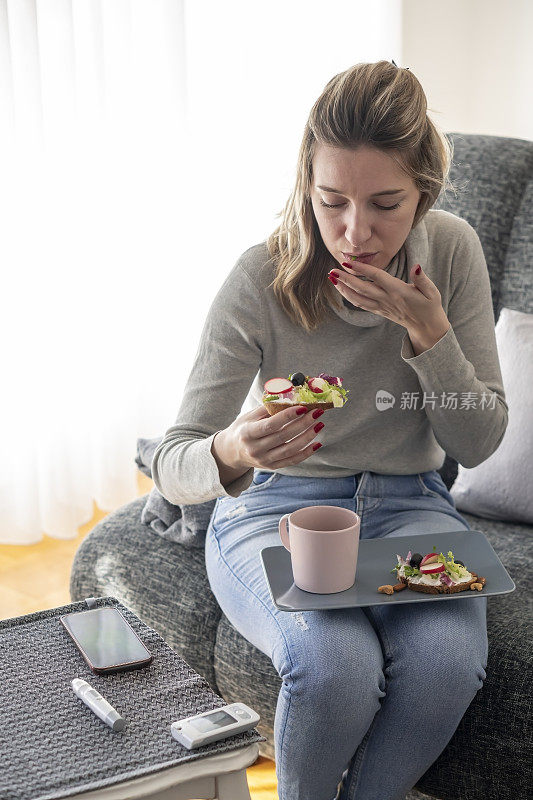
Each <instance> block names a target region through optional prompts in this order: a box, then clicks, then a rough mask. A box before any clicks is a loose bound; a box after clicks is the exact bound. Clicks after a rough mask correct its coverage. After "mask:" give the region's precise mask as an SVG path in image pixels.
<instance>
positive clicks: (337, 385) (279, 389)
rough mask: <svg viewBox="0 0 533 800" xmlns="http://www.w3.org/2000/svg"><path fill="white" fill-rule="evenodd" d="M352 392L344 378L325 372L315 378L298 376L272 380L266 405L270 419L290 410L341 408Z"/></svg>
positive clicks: (267, 388) (267, 390)
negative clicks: (347, 387)
mask: <svg viewBox="0 0 533 800" xmlns="http://www.w3.org/2000/svg"><path fill="white" fill-rule="evenodd" d="M349 391H350V390H349V389H345V388H344V387H343V385H342V378H337V377H334V376H333V375H326V374H325V373H324V372H321V373H320V375H317V376H316V377H310V376H309V375H304V374H303V372H295V373H294V374H293V375H289V377H288V378H270V380H268V381H267V382H266V383H265V385H264V392H263V404H264V406H265V408H266V409H267V411H268V413H269V414H270V415H271V416H272V414H277V412H278V411H283V410H284V409H285V408H290V406H306V408H308V409H309V410H311V409H315V408H323V409H326V408H340V407H341V406H343V405H344V404H345V403H346V402H347V397H346V395H347V394H348V392H349Z"/></svg>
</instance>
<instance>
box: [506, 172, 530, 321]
mask: <svg viewBox="0 0 533 800" xmlns="http://www.w3.org/2000/svg"><path fill="white" fill-rule="evenodd" d="M532 205H533V179H532V180H530V181H529V183H528V184H527V186H526V187H525V190H524V194H523V196H522V202H521V203H520V208H519V210H518V213H517V215H516V217H515V218H514V222H513V227H512V230H511V238H510V241H509V247H508V249H507V255H506V258H505V265H504V270H503V275H502V279H501V284H500V295H499V303H498V305H499V308H503V307H505V308H512V309H514V310H516V311H522V312H524V313H525V314H533V215H532V214H531V208H532Z"/></svg>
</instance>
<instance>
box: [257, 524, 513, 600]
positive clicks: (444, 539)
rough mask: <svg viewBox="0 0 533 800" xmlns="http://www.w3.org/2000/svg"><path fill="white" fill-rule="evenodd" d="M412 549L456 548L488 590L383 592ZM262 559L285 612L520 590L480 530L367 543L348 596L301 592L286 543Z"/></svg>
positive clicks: (443, 550) (361, 549)
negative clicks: (401, 561) (400, 558)
mask: <svg viewBox="0 0 533 800" xmlns="http://www.w3.org/2000/svg"><path fill="white" fill-rule="evenodd" d="M409 550H411V551H412V552H413V553H422V554H423V555H424V554H425V553H431V552H433V551H435V552H439V553H443V554H444V555H445V556H447V555H448V550H451V551H452V553H453V555H454V558H458V559H460V560H461V561H464V564H465V566H466V568H467V569H468V570H470V571H471V572H472V571H473V572H475V573H476V575H478V576H479V577H484V578H486V583H485V586H484V587H483V589H481V591H478V590H475V591H473V590H472V589H465V591H463V592H455V594H425V593H423V592H413V591H412V590H411V589H407V588H406V589H403V590H402V591H401V592H394V594H390V595H389V594H383V593H382V592H378V586H382V585H383V584H386V583H390V584H395V583H396V580H395V577H394V575H393V574H391V570H392V568H393V567H394V566H395V564H397V562H398V560H397V558H396V554H397V553H398V555H400V556H402V558H405V557H406V555H407V553H408V552H409ZM260 555H261V562H262V564H263V570H264V572H265V576H266V580H267V584H268V587H269V589H270V595H271V597H272V600H273V602H274V605H275V606H276V608H279V609H280V610H281V611H323V610H324V609H328V608H351V607H352V606H353V607H356V606H378V605H383V604H385V603H435V602H437V603H439V602H443V601H444V602H447V601H449V600H467V599H468V598H470V597H480V596H481V595H485V596H487V595H495V594H508V593H509V592H513V591H514V590H515V589H516V586H515V584H514V582H513V580H512V579H511V577H510V575H509V573H508V572H507V570H506V569H505V567H504V566H503V564H502V562H501V561H500V559H499V558H498V556H497V555H496V553H495V551H494V548H493V547H492V545H491V543H490V542H489V540H488V539H487V537H486V536H485V534H484V533H483V532H482V531H478V530H470V531H466V530H461V531H457V530H456V531H449V532H446V533H422V534H416V535H415V536H393V537H390V538H387V537H385V538H381V539H361V540H360V542H359V554H358V557H357V571H356V575H355V583H354V585H353V586H352V587H350V589H345V590H344V592H335V593H333V594H315V593H314V592H306V591H304V590H303V589H299V588H298V587H297V586H296V585H295V583H294V579H293V574H292V565H291V554H290V553H289V551H288V550H286V549H285V548H284V547H283V545H280V546H279V547H264V548H263V549H262V550H261V553H260Z"/></svg>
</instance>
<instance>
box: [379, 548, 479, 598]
mask: <svg viewBox="0 0 533 800" xmlns="http://www.w3.org/2000/svg"><path fill="white" fill-rule="evenodd" d="M396 558H397V559H398V563H397V564H396V566H395V567H394V568H393V569H392V570H391V572H392V573H393V574H394V575H395V577H396V578H397V583H396V584H395V585H394V586H392V585H391V584H385V585H383V586H379V587H378V591H379V592H384V593H385V594H392V593H393V592H399V591H401V590H402V589H405V588H408V589H411V590H412V591H413V592H425V593H426V594H453V593H455V592H464V590H465V589H468V588H470V589H474V590H476V589H477V590H478V591H481V589H482V588H483V587H484V585H485V578H480V577H478V575H477V574H476V573H475V572H469V571H468V570H467V568H466V567H465V565H464V564H463V562H462V561H459V560H458V559H457V560H456V559H454V557H453V553H452V551H451V550H448V558H447V559H446V558H445V557H444V556H443V554H442V553H427V554H426V555H425V556H423V555H421V554H420V553H414V554H411V551H410V550H409V552H408V553H407V556H406V558H402V557H401V556H399V555H396Z"/></svg>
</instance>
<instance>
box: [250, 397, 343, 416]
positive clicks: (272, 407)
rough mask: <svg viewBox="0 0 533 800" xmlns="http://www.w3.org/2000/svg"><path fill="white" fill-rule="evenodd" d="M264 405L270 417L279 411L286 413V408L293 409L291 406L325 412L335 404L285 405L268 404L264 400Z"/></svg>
mask: <svg viewBox="0 0 533 800" xmlns="http://www.w3.org/2000/svg"><path fill="white" fill-rule="evenodd" d="M263 405H264V406H265V408H266V410H267V411H268V413H269V414H270V416H273V414H277V413H278V412H279V411H285V409H286V408H291V406H305V408H307V410H308V411H314V410H315V408H322V409H324V411H325V410H326V409H327V408H334V405H333V403H318V402H317V403H297V402H294V403H284V402H283V401H280V400H267V401H266V402H265V401H264V400H263Z"/></svg>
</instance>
